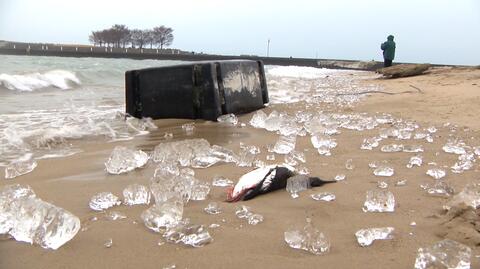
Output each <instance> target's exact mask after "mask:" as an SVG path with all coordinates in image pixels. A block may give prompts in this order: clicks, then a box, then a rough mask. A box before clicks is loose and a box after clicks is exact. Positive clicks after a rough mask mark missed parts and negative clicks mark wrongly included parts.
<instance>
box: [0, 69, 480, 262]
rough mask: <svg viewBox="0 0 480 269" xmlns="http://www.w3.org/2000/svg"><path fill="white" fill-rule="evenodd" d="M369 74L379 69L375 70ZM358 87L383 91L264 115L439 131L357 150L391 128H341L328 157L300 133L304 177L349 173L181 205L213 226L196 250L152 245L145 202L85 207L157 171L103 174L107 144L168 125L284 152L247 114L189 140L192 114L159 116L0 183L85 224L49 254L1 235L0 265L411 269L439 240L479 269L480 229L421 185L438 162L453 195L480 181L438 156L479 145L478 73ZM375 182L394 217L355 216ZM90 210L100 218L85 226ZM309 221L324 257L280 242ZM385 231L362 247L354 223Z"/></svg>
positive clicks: (147, 140)
mask: <svg viewBox="0 0 480 269" xmlns="http://www.w3.org/2000/svg"><path fill="white" fill-rule="evenodd" d="M369 75H371V76H374V74H373V73H369ZM371 76H370V77H371ZM361 83H362V84H364V85H370V86H371V85H374V86H376V87H377V89H378V91H377V92H371V93H366V95H367V96H366V98H364V99H363V100H362V101H360V102H359V103H356V104H354V105H352V106H342V107H333V106H331V105H325V104H315V103H311V102H305V101H301V102H297V103H292V104H275V105H269V106H268V107H266V108H265V109H263V110H264V112H265V113H267V114H268V113H270V112H271V111H273V110H276V111H279V112H285V113H288V114H290V115H294V114H295V113H296V112H297V111H304V112H305V111H306V112H311V113H318V112H320V111H323V113H337V114H346V115H351V114H355V115H365V116H372V117H373V116H380V115H382V113H388V114H390V115H392V116H393V118H394V119H395V121H396V123H397V124H396V125H395V126H400V125H401V124H404V123H406V122H409V123H412V124H413V123H414V124H417V125H418V128H417V129H416V130H415V131H414V132H412V133H416V132H420V131H422V130H424V129H427V128H429V127H432V126H434V127H435V128H436V129H437V131H436V132H434V133H432V134H431V136H432V138H433V142H431V143H430V142H428V141H426V140H425V139H413V138H411V139H408V140H399V139H395V138H386V139H383V140H382V141H381V142H380V146H379V147H377V148H374V149H372V150H362V149H360V146H361V144H362V141H363V140H364V139H365V138H371V137H373V136H378V134H379V132H380V131H381V129H385V128H389V127H391V126H394V124H392V123H385V124H379V125H378V126H377V127H375V128H373V129H370V130H363V131H357V130H349V129H346V128H339V130H340V132H341V133H340V134H336V135H334V136H333V137H334V138H335V139H336V141H337V143H338V146H337V147H335V148H334V149H332V150H331V152H332V155H331V156H323V155H319V153H318V152H317V150H316V149H315V148H314V147H313V146H312V143H311V142H310V136H309V135H307V136H298V137H297V144H296V150H298V151H302V152H304V153H305V157H306V160H307V161H306V163H305V164H301V165H302V166H305V167H306V168H307V169H308V170H309V171H310V175H313V176H318V177H320V178H323V179H328V180H332V179H333V178H334V177H335V176H336V175H338V174H345V175H346V179H345V180H343V181H339V182H337V183H335V184H328V185H326V186H323V187H320V188H313V189H309V190H307V191H304V192H301V193H300V197H299V198H297V199H293V198H291V197H290V195H289V193H288V192H286V191H284V190H280V191H276V192H273V193H269V194H266V195H263V196H259V197H257V198H255V199H253V200H250V201H245V202H237V203H227V202H225V199H226V192H225V188H220V187H214V186H212V187H211V192H210V194H209V197H208V198H207V200H205V201H190V202H189V203H188V204H187V205H186V206H185V209H184V218H190V220H191V222H192V223H197V224H203V225H206V226H209V225H210V224H214V223H215V224H219V225H220V226H219V227H218V228H209V232H210V234H211V235H212V237H213V240H214V241H213V242H212V243H211V244H208V245H206V246H204V247H201V248H192V247H187V246H183V245H177V244H171V243H165V244H162V245H159V244H158V242H159V241H161V240H162V237H161V235H160V234H158V233H154V232H153V231H151V230H149V229H147V228H146V227H145V225H144V224H143V222H142V220H141V218H140V214H141V213H142V211H144V210H145V209H147V208H148V206H146V205H142V206H125V205H121V206H117V207H115V208H113V209H112V210H116V211H120V212H122V213H124V214H125V215H126V216H127V218H126V219H123V220H116V221H109V220H105V219H104V217H103V216H104V213H98V212H95V211H92V210H91V209H90V208H89V207H88V202H89V200H90V198H91V197H92V196H93V195H94V194H96V193H98V192H103V191H110V192H113V193H114V194H116V195H117V196H119V197H122V190H123V189H124V188H125V187H126V186H127V185H129V184H132V183H139V184H143V185H148V184H149V180H150V178H151V177H152V175H153V173H154V170H155V166H156V165H155V163H153V162H150V163H148V164H147V165H146V167H144V168H141V169H136V170H135V171H132V172H129V173H126V174H121V175H108V174H107V173H106V172H105V166H104V162H105V161H106V160H107V159H108V157H109V155H110V153H111V152H112V150H113V148H114V147H115V146H117V145H125V146H127V147H130V148H136V149H141V150H144V151H146V152H152V151H153V149H154V147H155V146H156V145H158V144H159V143H163V142H168V141H171V140H168V141H167V140H166V139H165V138H164V134H165V133H166V132H168V133H172V134H173V140H174V141H176V140H183V139H191V138H205V139H207V140H208V141H209V142H210V144H211V145H214V144H216V145H220V146H223V147H226V148H229V149H231V150H233V151H234V152H238V151H239V149H240V142H242V143H244V144H246V145H256V146H258V147H259V148H260V150H261V153H260V154H259V155H258V156H257V159H260V160H262V161H264V162H265V163H267V164H274V163H278V164H281V163H283V162H284V156H282V155H279V154H275V160H266V156H267V155H269V154H271V153H269V152H268V151H267V148H268V145H269V144H272V143H275V141H276V140H277V139H278V137H279V135H278V134H276V133H275V132H268V131H266V130H265V129H256V128H253V127H252V126H250V125H249V124H248V122H249V121H250V119H251V118H252V115H253V113H249V114H246V115H238V118H239V122H240V123H245V124H246V125H245V126H241V125H240V124H239V125H238V126H227V125H223V124H219V123H215V122H205V121H196V122H195V127H196V128H195V131H194V133H193V134H192V135H187V134H186V133H185V132H184V131H183V130H182V128H181V126H182V124H184V123H188V122H191V121H189V120H157V121H155V124H156V125H157V126H158V129H157V130H154V131H152V132H151V133H150V134H148V135H145V136H139V137H136V138H134V139H133V140H129V141H123V142H115V143H106V142H105V141H104V140H81V141H76V142H75V143H76V144H77V146H78V147H79V148H81V149H82V152H80V153H78V154H75V155H73V156H70V157H65V158H53V159H42V160H39V161H38V167H37V168H36V169H35V170H34V171H33V172H32V173H29V174H26V175H23V176H20V177H17V178H15V179H13V180H4V179H3V178H2V180H0V188H1V187H3V186H5V185H8V184H13V183H19V184H28V185H30V186H31V187H32V188H33V190H35V193H36V194H37V196H38V197H40V198H41V199H42V200H44V201H47V202H50V203H52V204H55V205H57V206H59V207H62V208H64V209H66V210H68V211H70V212H72V213H73V214H74V215H76V216H78V217H79V218H80V219H81V220H82V231H80V232H79V233H78V234H77V235H76V236H75V237H74V238H73V239H72V240H71V241H69V242H68V243H66V244H65V245H64V246H62V247H61V248H59V249H58V250H55V251H52V250H46V249H43V248H41V247H39V246H35V245H33V246H32V245H30V244H27V243H22V242H16V241H15V240H11V239H0V268H2V269H3V268H164V267H168V266H172V265H175V266H176V267H175V268H277V269H278V268H392V269H393V268H413V265H414V262H415V257H416V255H417V250H418V248H419V247H425V246H430V245H432V244H433V243H435V242H437V241H439V240H442V239H444V238H450V239H454V240H457V241H459V242H462V243H464V244H466V245H468V246H469V247H471V248H472V257H471V262H472V265H471V268H480V239H479V238H480V232H478V231H477V230H475V228H474V224H470V223H468V222H467V221H463V222H462V221H461V219H459V218H456V219H455V220H454V221H455V223H454V224H455V225H449V222H451V221H452V220H451V219H449V217H448V216H446V215H445V212H444V211H443V210H442V206H443V205H444V204H445V203H446V202H447V201H448V198H444V197H433V196H431V195H428V194H427V193H426V191H425V190H423V189H422V188H420V185H421V184H424V183H425V182H427V183H428V182H433V181H434V180H433V179H432V178H431V177H430V176H428V175H426V171H427V170H428V169H429V168H431V167H433V165H429V163H433V162H434V163H436V164H437V166H438V167H441V168H443V169H445V171H446V172H447V174H446V177H445V179H444V180H445V181H447V182H448V184H450V185H451V186H452V187H453V188H454V189H455V192H456V193H458V192H460V191H461V190H462V189H463V188H464V186H465V185H466V184H467V183H470V182H473V181H475V180H478V179H479V170H480V165H479V156H476V162H475V163H474V165H473V167H472V168H471V169H470V170H467V171H464V172H463V173H453V172H451V169H450V167H451V166H453V165H454V164H455V162H456V161H457V158H458V156H457V155H455V154H451V153H446V152H444V151H443V150H442V147H443V146H444V145H445V143H447V141H448V139H451V138H459V139H462V140H463V141H464V142H465V143H466V144H467V145H469V146H471V147H478V146H480V121H479V120H478V114H479V113H480V69H474V68H450V67H448V68H447V67H445V68H434V69H432V70H430V71H429V72H428V73H427V74H425V75H421V76H416V77H409V78H400V79H391V80H390V79H383V78H368V79H362V81H361ZM269 86H270V85H269ZM362 113H363V114H362ZM400 120H401V122H400ZM425 132H426V131H425ZM393 143H396V144H403V145H421V146H423V148H424V152H423V153H421V155H423V165H422V166H420V167H413V168H407V167H406V164H407V163H408V161H409V158H410V157H411V156H413V155H415V153H408V152H391V153H386V152H382V151H381V150H380V148H381V146H383V145H388V144H393ZM348 159H352V163H353V165H354V166H355V167H354V169H351V170H349V169H346V167H345V162H346V161H347V160H348ZM384 160H387V161H388V163H389V164H390V165H391V166H393V167H394V169H395V173H394V175H393V176H391V177H378V176H375V175H374V174H373V169H371V168H370V167H369V164H370V163H372V162H373V161H384ZM252 169H253V168H252V167H237V166H235V165H233V164H223V163H222V164H217V165H214V166H212V167H209V168H206V169H195V177H196V178H198V179H199V180H201V181H205V182H211V181H212V178H213V177H214V176H215V175H221V176H224V177H227V178H229V179H231V180H233V181H234V182H236V181H237V180H238V178H239V177H240V176H241V175H242V174H244V173H246V172H248V171H250V170H252ZM403 179H405V180H406V182H407V183H406V185H405V186H396V185H395V182H397V181H398V180H403ZM378 181H385V182H386V183H388V188H387V189H388V190H389V191H391V192H392V193H393V194H394V196H395V200H396V205H395V211H394V212H393V213H368V212H363V211H362V206H363V203H364V202H365V193H366V191H368V190H373V189H378V187H377V182H378ZM318 192H332V193H334V194H335V195H336V199H335V200H334V201H332V202H321V201H315V200H313V199H312V198H311V197H310V195H311V194H314V193H318ZM212 201H216V202H219V204H220V205H221V207H222V208H223V213H222V214H218V215H209V214H206V213H205V212H204V210H203V209H204V208H205V207H206V205H207V204H208V203H209V202H212ZM239 205H247V206H249V207H251V209H252V211H253V212H255V213H259V214H261V215H263V217H264V221H263V222H262V223H260V224H258V225H249V224H248V223H247V222H246V221H245V220H243V219H238V218H237V217H236V216H235V208H236V207H237V206H239ZM95 216H96V217H97V218H98V220H96V221H92V217H95ZM307 217H310V218H311V219H312V221H313V223H314V225H315V226H316V227H317V228H318V229H319V230H320V231H322V232H323V233H324V234H325V235H326V236H327V237H328V239H329V240H330V243H331V249H330V251H329V252H328V253H326V254H324V255H318V256H317V255H313V254H311V253H308V252H306V251H302V250H295V249H292V248H290V247H288V245H287V244H286V243H285V241H284V232H285V231H286V230H287V229H288V228H289V227H291V226H292V225H304V224H305V218H307ZM477 217H478V218H477V221H479V222H478V223H477V225H480V216H478V215H477ZM412 222H415V223H416V225H412ZM387 226H391V227H394V228H395V232H394V238H393V239H391V240H378V241H375V242H374V243H373V244H372V245H371V246H369V247H361V246H360V245H359V244H358V243H357V241H356V238H355V232H356V231H357V230H359V229H363V228H369V227H387ZM477 227H478V226H477ZM110 238H111V239H112V242H113V245H112V246H111V247H110V248H106V247H105V246H104V243H105V242H106V241H107V240H108V239H110ZM169 268H173V267H169Z"/></svg>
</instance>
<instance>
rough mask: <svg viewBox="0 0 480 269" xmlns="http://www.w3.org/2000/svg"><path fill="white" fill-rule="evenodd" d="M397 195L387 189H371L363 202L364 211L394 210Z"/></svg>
mask: <svg viewBox="0 0 480 269" xmlns="http://www.w3.org/2000/svg"><path fill="white" fill-rule="evenodd" d="M394 210H395V197H394V196H393V193H391V192H389V191H386V190H369V191H367V197H366V199H365V203H364V204H363V212H393V211H394Z"/></svg>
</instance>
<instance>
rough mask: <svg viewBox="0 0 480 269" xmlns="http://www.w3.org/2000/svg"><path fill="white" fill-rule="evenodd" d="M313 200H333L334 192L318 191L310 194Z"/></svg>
mask: <svg viewBox="0 0 480 269" xmlns="http://www.w3.org/2000/svg"><path fill="white" fill-rule="evenodd" d="M310 197H312V199H313V200H315V201H325V202H331V201H334V200H335V194H333V193H331V192H320V193H315V194H312V195H310Z"/></svg>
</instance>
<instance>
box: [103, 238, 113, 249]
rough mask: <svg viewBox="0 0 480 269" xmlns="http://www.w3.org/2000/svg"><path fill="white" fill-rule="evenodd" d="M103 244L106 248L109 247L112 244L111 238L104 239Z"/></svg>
mask: <svg viewBox="0 0 480 269" xmlns="http://www.w3.org/2000/svg"><path fill="white" fill-rule="evenodd" d="M103 246H105V247H106V248H111V247H112V246H113V240H112V238H109V239H107V241H105V243H103Z"/></svg>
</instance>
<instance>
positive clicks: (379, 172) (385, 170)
mask: <svg viewBox="0 0 480 269" xmlns="http://www.w3.org/2000/svg"><path fill="white" fill-rule="evenodd" d="M394 172H395V170H394V169H393V167H390V166H386V165H381V166H378V167H377V168H376V169H375V170H374V171H373V174H374V175H376V176H379V177H390V176H393V174H394Z"/></svg>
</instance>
